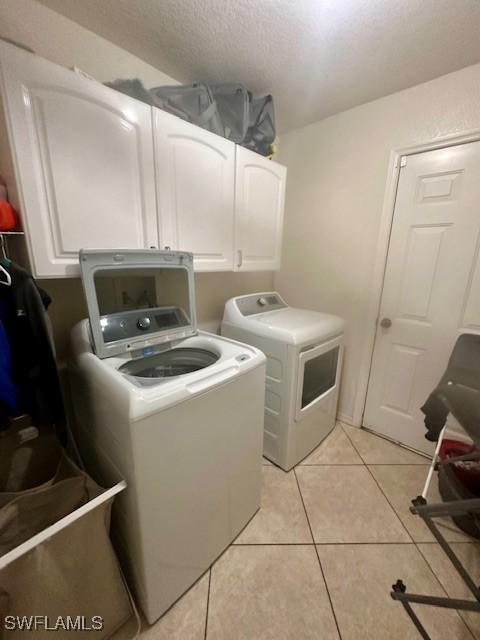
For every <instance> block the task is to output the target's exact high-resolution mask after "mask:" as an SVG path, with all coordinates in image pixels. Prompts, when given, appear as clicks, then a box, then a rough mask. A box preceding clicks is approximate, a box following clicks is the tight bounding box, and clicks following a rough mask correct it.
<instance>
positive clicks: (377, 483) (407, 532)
mask: <svg viewBox="0 0 480 640" xmlns="http://www.w3.org/2000/svg"><path fill="white" fill-rule="evenodd" d="M342 429H343V426H342ZM343 432H344V433H345V435H346V436H347V438H348V440H349V442H350V444H351V445H352V447H353V448H354V449H355V451H356V452H357V453H358V455H359V456H360V458H362V460H363V457H362V455H361V453H360V451H359V450H358V449H357V447H356V446H355V443H354V442H353V440H352V439H351V438H350V436H349V435H348V433H347V432H346V430H345V429H343ZM372 466H373V465H372ZM364 467H365V469H366V470H367V471H368V473H369V474H370V476H371V477H372V478H373V481H374V482H375V484H376V485H377V487H378V489H379V491H380V493H381V494H382V496H383V497H384V498H385V500H386V501H387V504H388V505H389V506H390V509H391V510H392V511H393V513H394V514H395V517H396V518H397V520H398V521H399V522H400V525H401V527H402V529H403V530H404V531H405V533H406V534H407V536H408V538H409V539H410V540H411V543H412V544H415V540H414V539H413V537H412V536H411V535H410V531H409V530H408V529H407V527H406V526H405V525H404V524H403V522H402V519H401V518H400V516H399V515H398V513H397V511H396V509H395V508H394V506H393V504H392V503H391V502H390V500H389V498H388V496H387V495H386V494H385V491H384V490H383V489H382V487H381V486H380V484H379V482H378V480H377V479H376V478H375V476H374V475H373V473H372V472H371V470H370V468H369V466H368V464H367V463H366V462H364ZM411 543H408V544H411ZM378 544H384V543H383V542H379V543H378Z"/></svg>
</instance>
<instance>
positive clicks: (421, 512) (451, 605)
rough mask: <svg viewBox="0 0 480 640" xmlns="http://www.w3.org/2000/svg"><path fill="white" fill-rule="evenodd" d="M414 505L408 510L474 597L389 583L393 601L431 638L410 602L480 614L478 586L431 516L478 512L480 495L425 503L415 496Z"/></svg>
mask: <svg viewBox="0 0 480 640" xmlns="http://www.w3.org/2000/svg"><path fill="white" fill-rule="evenodd" d="M412 504H413V506H412V507H410V511H411V512H412V513H414V514H416V515H418V516H420V517H421V518H422V520H423V521H424V522H425V524H426V525H427V527H428V528H429V529H430V531H431V532H432V534H433V536H434V537H435V539H436V540H437V542H438V543H439V545H440V546H441V548H442V549H443V551H444V552H445V554H446V555H447V557H448V558H449V560H450V562H451V563H452V564H453V566H454V567H455V569H456V570H457V572H458V574H459V575H460V576H461V578H462V580H463V581H464V582H465V584H466V585H467V587H468V589H469V590H470V592H471V593H472V595H473V596H474V597H475V599H476V600H475V601H472V600H463V599H458V598H449V597H448V596H446V597H441V596H429V595H423V594H418V593H408V592H407V587H406V585H405V584H404V583H403V582H402V580H397V582H396V583H395V584H394V585H393V586H392V591H391V592H390V595H391V597H392V598H393V600H397V601H398V602H401V603H402V606H403V608H404V609H405V611H406V612H407V613H408V615H409V616H410V618H411V620H412V622H413V623H414V625H415V627H416V628H417V630H418V632H419V633H420V635H421V636H422V638H424V640H431V639H430V636H429V635H428V633H427V631H426V630H425V627H424V626H423V624H422V623H421V622H420V620H419V618H418V616H417V615H416V613H415V611H414V610H413V609H412V607H411V604H426V605H430V606H434V607H444V608H446V609H459V610H461V611H477V612H479V613H480V588H479V587H478V586H477V585H476V584H475V583H474V581H473V580H472V578H471V576H470V574H469V573H468V572H467V570H466V569H465V567H464V566H463V564H462V563H461V561H460V560H459V558H458V557H457V555H456V554H455V553H454V551H453V549H452V548H451V546H450V545H449V543H448V542H447V541H446V540H445V538H444V537H443V535H442V534H441V532H440V531H439V530H438V528H437V526H436V524H435V523H434V522H433V520H432V518H435V517H440V516H444V515H446V516H452V515H466V514H470V513H480V498H474V499H472V500H457V501H455V502H446V503H439V504H433V505H428V504H427V502H426V500H425V499H424V498H423V496H418V497H417V498H415V499H414V500H412Z"/></svg>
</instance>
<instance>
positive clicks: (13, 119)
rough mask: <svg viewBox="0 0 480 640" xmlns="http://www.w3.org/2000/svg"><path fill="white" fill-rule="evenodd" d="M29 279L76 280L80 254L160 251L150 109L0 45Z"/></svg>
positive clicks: (12, 47) (27, 54) (61, 68)
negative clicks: (82, 251)
mask: <svg viewBox="0 0 480 640" xmlns="http://www.w3.org/2000/svg"><path fill="white" fill-rule="evenodd" d="M0 70H1V75H2V93H3V98H4V103H5V112H6V120H7V126H8V130H9V137H10V145H11V148H12V152H13V156H14V164H15V169H16V179H17V188H18V191H19V200H20V206H21V210H22V211H21V212H22V218H23V226H24V228H25V234H26V239H27V243H28V248H29V253H30V258H31V261H32V270H33V271H34V274H35V275H36V276H38V277H59V276H66V275H78V274H79V269H78V250H79V249H81V248H106V249H111V248H119V249H120V248H121V249H134V248H135V249H136V248H143V247H149V246H150V245H156V243H157V228H156V224H157V223H156V207H155V183H154V169H153V142H152V124H151V108H150V107H148V106H147V105H145V104H142V103H140V102H138V101H136V100H133V99H131V98H129V97H127V96H124V95H123V94H120V93H117V92H116V91H113V90H112V89H108V88H107V87H104V86H103V85H102V84H100V83H98V82H95V81H94V80H89V79H88V78H85V77H82V76H80V75H78V74H76V73H74V72H72V71H69V70H68V69H65V68H63V67H59V66H57V65H55V64H52V63H51V62H48V61H47V60H43V59H41V58H38V57H37V56H34V55H32V54H30V53H27V52H24V51H22V50H20V49H18V48H17V47H14V46H12V45H8V44H4V43H0Z"/></svg>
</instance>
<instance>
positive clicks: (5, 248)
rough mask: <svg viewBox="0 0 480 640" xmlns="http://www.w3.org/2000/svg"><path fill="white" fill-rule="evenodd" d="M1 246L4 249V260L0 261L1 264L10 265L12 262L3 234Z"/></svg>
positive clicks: (1, 235) (0, 236)
mask: <svg viewBox="0 0 480 640" xmlns="http://www.w3.org/2000/svg"><path fill="white" fill-rule="evenodd" d="M0 244H1V249H2V258H1V259H0V264H10V262H11V260H10V258H9V257H8V253H7V242H6V240H5V236H4V235H3V233H0Z"/></svg>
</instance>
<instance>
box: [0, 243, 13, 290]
mask: <svg viewBox="0 0 480 640" xmlns="http://www.w3.org/2000/svg"><path fill="white" fill-rule="evenodd" d="M0 244H1V246H2V259H1V260H0V273H3V275H4V276H5V278H6V280H2V279H0V284H3V285H5V286H6V287H10V286H11V285H12V276H11V275H10V274H9V273H8V271H7V270H6V269H5V267H4V266H3V264H9V263H10V260H9V258H8V255H7V250H6V247H5V238H4V237H3V234H1V233H0ZM2 263H3V264H2Z"/></svg>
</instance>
